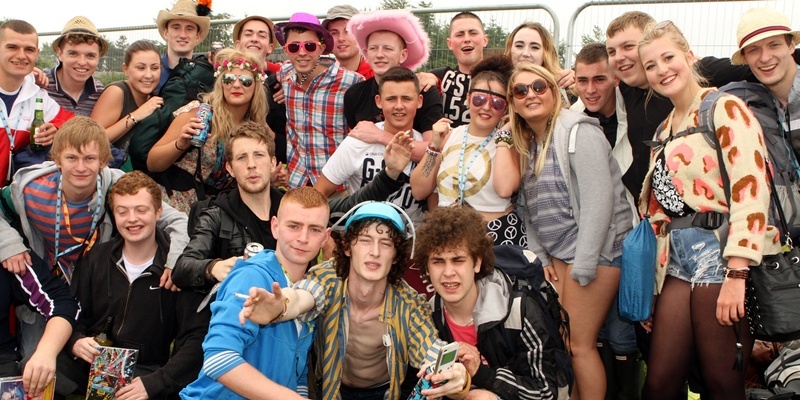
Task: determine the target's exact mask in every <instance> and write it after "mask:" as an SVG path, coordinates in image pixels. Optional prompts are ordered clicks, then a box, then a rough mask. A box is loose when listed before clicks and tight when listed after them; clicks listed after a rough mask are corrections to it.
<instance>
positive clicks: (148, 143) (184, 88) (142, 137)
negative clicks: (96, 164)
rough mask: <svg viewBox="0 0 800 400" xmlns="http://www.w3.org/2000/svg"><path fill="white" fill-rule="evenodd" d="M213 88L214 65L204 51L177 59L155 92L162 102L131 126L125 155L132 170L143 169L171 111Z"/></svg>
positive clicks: (165, 125) (169, 121)
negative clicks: (167, 77) (127, 156)
mask: <svg viewBox="0 0 800 400" xmlns="http://www.w3.org/2000/svg"><path fill="white" fill-rule="evenodd" d="M213 87H214V66H213V65H211V63H210V62H209V61H208V58H207V57H206V55H205V54H198V55H196V56H194V57H193V58H181V59H180V61H179V62H178V65H176V66H175V68H174V69H173V70H172V72H171V73H170V75H169V79H168V80H167V82H166V83H164V86H163V87H162V88H161V91H160V92H159V93H158V95H159V96H161V98H162V99H164V104H163V105H162V106H161V107H160V108H158V109H156V110H155V111H153V113H152V114H150V116H148V117H147V118H145V119H143V120H141V121H139V123H138V124H136V126H134V127H133V128H132V130H133V131H134V133H133V135H131V141H130V144H129V145H128V155H129V157H130V160H131V164H132V165H133V169H135V170H140V171H147V154H148V153H149V152H150V149H151V148H152V147H153V145H154V144H156V142H158V140H159V139H161V137H162V136H164V133H165V132H166V131H167V128H169V125H170V124H171V123H172V120H173V119H175V117H174V116H173V115H172V113H173V112H175V110H177V109H178V108H180V107H181V106H183V105H185V104H187V103H189V102H190V101H192V100H197V99H198V96H199V95H200V94H203V93H205V92H208V91H210V90H211V89H212V88H213Z"/></svg>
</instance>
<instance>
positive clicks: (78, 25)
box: [50, 15, 108, 57]
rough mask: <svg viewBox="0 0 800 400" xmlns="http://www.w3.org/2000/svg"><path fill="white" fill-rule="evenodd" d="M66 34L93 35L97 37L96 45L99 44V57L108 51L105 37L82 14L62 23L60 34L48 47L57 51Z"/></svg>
mask: <svg viewBox="0 0 800 400" xmlns="http://www.w3.org/2000/svg"><path fill="white" fill-rule="evenodd" d="M67 35H88V36H94V37H95V38H96V39H97V44H98V46H100V57H102V56H103V55H105V54H106V51H108V42H107V41H106V39H104V38H103V37H102V36H100V32H98V31H97V28H96V27H95V26H94V24H93V23H92V21H90V20H89V18H86V17H84V16H82V15H79V16H77V17H73V18H72V19H70V20H69V21H68V22H67V24H66V25H64V29H62V30H61V35H60V36H59V37H57V38H56V40H54V41H53V43H52V44H51V45H50V47H52V48H53V50H54V51H58V47H59V46H60V45H61V41H62V40H64V38H65V37H66V36H67Z"/></svg>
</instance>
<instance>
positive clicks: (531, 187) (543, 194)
mask: <svg viewBox="0 0 800 400" xmlns="http://www.w3.org/2000/svg"><path fill="white" fill-rule="evenodd" d="M533 146H536V145H535V144H532V145H531V147H533ZM534 150H536V151H535V152H534ZM539 152H541V145H538V146H537V148H536V149H531V154H538V153H539ZM545 157H547V159H546V160H545V162H544V166H543V167H542V170H541V171H539V175H538V176H536V175H535V174H534V173H533V166H534V165H535V163H536V158H535V157H532V158H531V163H530V164H529V165H528V171H526V172H525V174H524V175H523V177H524V178H523V179H525V180H526V182H525V185H523V187H524V188H525V199H526V200H527V206H528V212H529V213H530V216H531V219H532V221H531V222H532V224H533V228H534V229H536V233H537V235H538V236H539V240H540V242H541V244H542V247H544V249H545V250H546V251H547V253H548V254H549V255H550V256H552V257H554V258H557V259H559V260H561V261H564V262H565V263H567V264H572V262H573V260H574V259H575V249H576V243H577V241H578V224H577V223H576V222H575V218H573V216H572V205H571V204H570V198H569V191H568V189H567V182H566V180H565V178H564V175H563V173H562V171H561V168H560V167H559V165H558V161H557V160H556V151H555V144H554V143H553V142H551V143H550V146H548V147H547V154H546V155H545Z"/></svg>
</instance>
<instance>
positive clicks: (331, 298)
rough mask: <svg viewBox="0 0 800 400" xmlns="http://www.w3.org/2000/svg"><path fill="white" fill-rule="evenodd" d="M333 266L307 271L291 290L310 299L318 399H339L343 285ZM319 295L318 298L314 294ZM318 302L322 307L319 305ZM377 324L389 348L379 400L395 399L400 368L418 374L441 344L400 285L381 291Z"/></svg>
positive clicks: (417, 301)
mask: <svg viewBox="0 0 800 400" xmlns="http://www.w3.org/2000/svg"><path fill="white" fill-rule="evenodd" d="M333 262H334V261H333V260H331V261H326V262H323V263H322V264H320V265H317V266H315V267H313V268H311V269H310V270H309V271H308V272H307V273H306V276H305V279H303V280H301V281H299V282H297V283H296V284H295V286H294V287H295V288H296V289H305V290H308V291H310V292H311V293H312V295H314V296H315V303H316V310H315V311H314V313H315V314H314V315H316V314H319V313H321V314H320V315H319V318H318V319H317V329H318V331H317V337H316V338H314V346H315V348H316V351H317V357H318V362H317V378H322V388H321V392H320V398H322V399H340V398H341V396H340V395H339V386H340V384H341V381H342V372H343V371H342V369H343V368H344V359H345V351H346V349H345V344H346V343H347V332H346V329H345V320H347V318H349V317H348V315H349V311H348V308H347V303H348V300H347V297H348V295H347V282H346V281H345V280H344V279H342V278H340V277H338V276H337V275H336V270H335V268H334V264H333ZM318 286H320V287H322V290H323V291H324V294H325V295H324V298H322V297H320V296H319V295H318V294H317V293H318V290H319V289H318V288H317V287H318ZM322 301H324V304H319V303H320V302H322ZM381 310H382V311H381V312H380V314H379V315H378V319H379V320H380V321H381V322H383V323H385V324H386V334H387V335H388V336H389V338H390V340H391V344H392V345H391V346H390V347H387V349H386V352H387V354H386V362H387V366H388V368H389V390H388V391H387V392H386V395H385V396H384V398H385V399H398V398H400V385H401V384H402V383H403V379H404V378H405V376H406V367H407V366H408V365H411V366H413V367H415V368H419V367H421V366H423V365H427V364H428V363H432V362H434V361H435V360H436V355H437V354H438V352H439V349H440V348H441V347H442V346H444V345H445V344H446V343H445V342H443V341H442V340H441V339H439V336H438V333H437V331H436V327H435V326H434V324H433V319H432V318H431V308H430V306H429V305H428V304H427V303H426V302H425V299H424V297H422V296H420V295H419V294H418V293H417V291H416V290H414V289H412V288H411V287H410V286H408V284H407V283H406V282H405V281H400V284H398V285H388V286H387V287H386V298H385V299H384V305H383V308H382V309H381Z"/></svg>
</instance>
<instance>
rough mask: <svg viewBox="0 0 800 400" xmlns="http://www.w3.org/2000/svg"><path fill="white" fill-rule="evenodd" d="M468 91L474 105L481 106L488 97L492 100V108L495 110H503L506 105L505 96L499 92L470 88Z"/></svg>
mask: <svg viewBox="0 0 800 400" xmlns="http://www.w3.org/2000/svg"><path fill="white" fill-rule="evenodd" d="M469 93H470V94H471V95H472V105H473V106H474V107H478V108H480V107H483V106H484V104H486V103H487V102H488V101H489V99H491V100H492V109H494V110H496V111H505V109H506V107H507V106H508V102H507V101H506V99H505V96H503V95H502V94H500V93H497V92H493V91H491V90H486V89H470V90H469Z"/></svg>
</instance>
